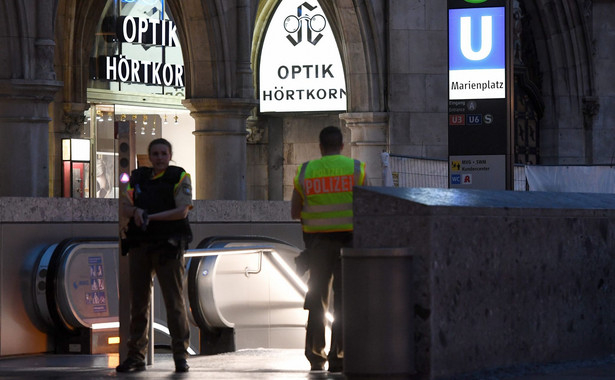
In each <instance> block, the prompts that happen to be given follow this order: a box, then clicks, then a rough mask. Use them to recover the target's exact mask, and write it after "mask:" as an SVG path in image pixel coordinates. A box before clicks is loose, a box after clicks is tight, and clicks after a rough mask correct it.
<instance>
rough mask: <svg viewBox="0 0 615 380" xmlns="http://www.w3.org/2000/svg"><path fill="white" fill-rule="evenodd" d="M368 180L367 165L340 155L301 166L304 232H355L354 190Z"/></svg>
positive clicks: (298, 181) (297, 178) (297, 186)
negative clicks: (353, 219)
mask: <svg viewBox="0 0 615 380" xmlns="http://www.w3.org/2000/svg"><path fill="white" fill-rule="evenodd" d="M364 181H365V163H363V162H361V161H359V160H354V159H352V158H348V157H346V156H342V155H339V154H337V155H330V156H323V157H322V158H320V159H318V160H314V161H308V162H305V163H303V164H301V166H299V168H298V169H297V174H296V176H295V180H294V184H295V189H296V190H297V192H298V193H299V194H300V195H301V197H302V199H303V208H302V209H301V224H302V226H303V232H308V233H315V232H323V233H324V232H341V231H352V229H353V226H352V187H353V186H355V185H357V186H360V185H363V182H364Z"/></svg>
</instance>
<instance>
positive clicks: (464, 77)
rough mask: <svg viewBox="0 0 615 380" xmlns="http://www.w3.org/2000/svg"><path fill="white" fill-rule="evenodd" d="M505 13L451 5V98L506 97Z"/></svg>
mask: <svg viewBox="0 0 615 380" xmlns="http://www.w3.org/2000/svg"><path fill="white" fill-rule="evenodd" d="M505 14H506V12H505V8H504V7H492V8H489V7H485V8H462V9H449V100H459V99H503V98H506V22H505V21H506V16H505Z"/></svg>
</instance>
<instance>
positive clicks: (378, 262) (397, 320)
mask: <svg viewBox="0 0 615 380" xmlns="http://www.w3.org/2000/svg"><path fill="white" fill-rule="evenodd" d="M342 283H343V292H344V299H343V307H344V327H343V332H344V374H346V376H348V377H349V378H352V377H369V378H380V377H382V378H385V377H398V378H408V377H411V376H412V375H413V374H415V373H416V369H415V358H414V351H415V349H414V346H415V345H414V321H413V316H414V300H413V292H412V255H411V254H410V251H409V249H407V248H389V249H384V248H377V249H372V248H369V249H367V248H344V249H343V250H342Z"/></svg>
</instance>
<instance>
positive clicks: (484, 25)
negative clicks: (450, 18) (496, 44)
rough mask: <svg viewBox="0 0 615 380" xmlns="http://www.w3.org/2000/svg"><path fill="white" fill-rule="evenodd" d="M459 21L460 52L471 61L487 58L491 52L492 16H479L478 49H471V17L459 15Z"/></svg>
mask: <svg viewBox="0 0 615 380" xmlns="http://www.w3.org/2000/svg"><path fill="white" fill-rule="evenodd" d="M460 22H461V38H460V39H461V41H460V42H461V52H462V53H463V55H464V56H465V57H466V58H467V59H469V60H471V61H480V60H482V59H485V58H487V56H489V53H491V48H492V45H493V42H492V37H491V36H492V34H493V31H492V17H491V16H482V17H481V32H482V36H481V46H480V50H479V51H477V52H476V51H474V50H472V18H471V17H460Z"/></svg>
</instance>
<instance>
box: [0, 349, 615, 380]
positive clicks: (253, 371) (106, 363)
mask: <svg viewBox="0 0 615 380" xmlns="http://www.w3.org/2000/svg"><path fill="white" fill-rule="evenodd" d="M118 360H119V357H118V355H117V354H110V355H52V354H45V355H33V356H16V357H3V358H0V379H41V380H51V379H53V380H56V379H62V380H65V379H66V380H73V379H75V380H76V379H87V380H103V379H105V380H107V379H110V378H128V379H149V380H157V379H186V380H189V379H216V380H217V379H220V380H240V379H241V380H243V379H257V380H258V379H267V380H292V379H332V380H336V379H345V378H346V377H345V376H344V375H342V374H339V373H337V374H330V373H328V372H326V371H323V372H310V371H309V366H308V363H307V361H306V360H305V358H304V357H303V350H297V349H250V350H240V351H237V352H233V353H229V354H221V355H214V356H193V357H191V358H189V359H188V363H189V364H190V367H191V368H190V372H188V373H185V374H176V373H175V372H174V365H173V360H172V357H171V355H170V354H158V353H157V354H156V355H155V358H154V364H153V365H151V366H148V369H147V370H146V371H143V372H138V373H129V374H120V373H116V372H115V366H116V365H117V364H118ZM362 379H363V380H368V378H362ZM457 379H459V380H470V379H477V380H478V379H480V380H499V379H506V380H615V360H614V359H606V360H603V361H595V362H585V363H576V364H566V365H561V364H560V365H553V366H544V367H540V368H538V367H533V368H526V369H523V370H516V371H497V372H496V371H494V372H492V373H484V374H481V375H473V376H462V377H458V378H457Z"/></svg>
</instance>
